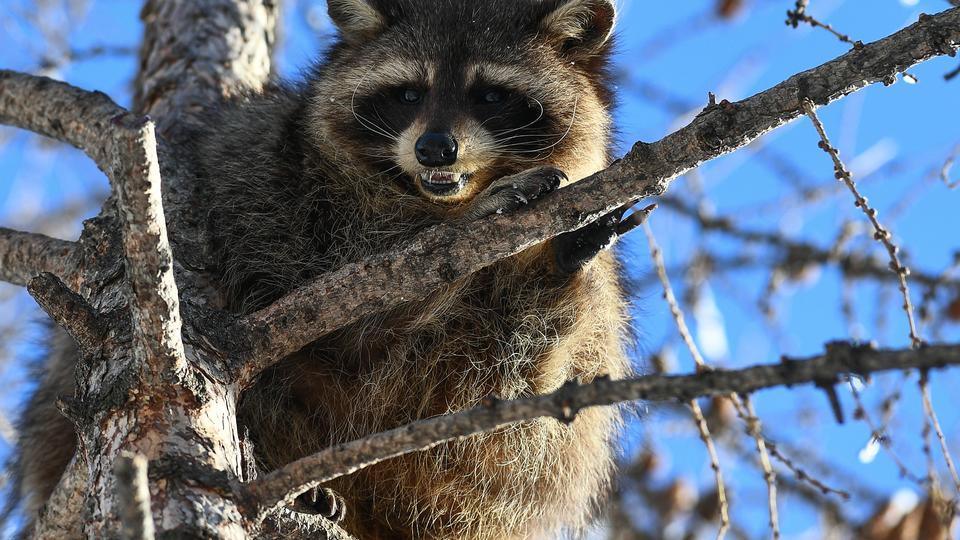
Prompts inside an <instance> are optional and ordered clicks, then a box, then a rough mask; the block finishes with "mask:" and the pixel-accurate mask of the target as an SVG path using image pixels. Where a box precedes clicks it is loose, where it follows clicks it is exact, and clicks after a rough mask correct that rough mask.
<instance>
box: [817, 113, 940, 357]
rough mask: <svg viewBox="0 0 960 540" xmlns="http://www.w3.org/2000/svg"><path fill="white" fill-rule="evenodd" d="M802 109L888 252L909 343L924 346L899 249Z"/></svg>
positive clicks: (821, 131) (907, 271) (819, 124)
mask: <svg viewBox="0 0 960 540" xmlns="http://www.w3.org/2000/svg"><path fill="white" fill-rule="evenodd" d="M803 109H804V111H805V112H806V114H807V116H808V117H809V118H810V121H811V122H813V125H814V127H815V128H816V129H817V133H818V134H819V135H820V148H821V149H823V151H824V152H826V153H827V154H829V155H830V159H832V160H833V167H834V172H835V173H836V177H837V179H839V180H842V181H843V183H844V184H846V186H847V189H849V190H850V193H851V194H853V197H854V199H855V200H856V206H857V208H859V209H860V210H862V211H863V213H864V214H865V215H866V216H867V219H869V220H870V223H871V224H872V225H873V229H874V231H875V232H874V239H876V240H877V241H878V242H880V243H881V244H883V247H884V248H886V250H887V254H888V255H889V256H890V269H891V270H892V271H893V272H894V273H895V274H896V275H897V280H898V281H899V282H900V293H901V294H902V295H903V310H904V311H905V312H906V314H907V322H908V324H909V326H910V341H911V343H912V345H913V347H915V348H916V347H919V346H921V345H922V344H923V340H922V339H920V334H919V332H918V331H917V323H916V320H915V318H914V315H913V303H912V302H911V300H910V288H909V286H908V285H907V276H908V275H910V269H909V268H907V267H906V266H904V265H903V263H901V262H900V256H899V252H900V248H898V247H897V246H896V245H895V244H894V243H893V240H892V237H893V235H891V234H890V231H889V230H887V229H886V228H884V226H883V225H882V224H881V223H880V220H879V219H878V218H877V210H876V209H875V208H872V207H871V206H870V204H869V203H868V202H867V199H866V197H864V196H863V195H861V194H860V191H859V190H858V189H857V185H856V183H854V181H853V175H851V174H850V171H849V170H847V167H846V165H844V164H843V161H841V160H840V153H839V151H838V150H837V149H836V148H834V147H833V146H831V145H830V139H829V138H828V137H827V133H826V131H825V130H824V127H823V123H822V122H821V121H820V118H819V117H817V113H816V110H815V106H814V104H813V102H812V101H810V100H804V101H803Z"/></svg>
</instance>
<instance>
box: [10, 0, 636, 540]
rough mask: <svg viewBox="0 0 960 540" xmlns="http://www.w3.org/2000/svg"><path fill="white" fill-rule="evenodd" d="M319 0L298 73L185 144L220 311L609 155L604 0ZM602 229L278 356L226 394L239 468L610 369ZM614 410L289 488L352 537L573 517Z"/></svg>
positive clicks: (609, 301)
mask: <svg viewBox="0 0 960 540" xmlns="http://www.w3.org/2000/svg"><path fill="white" fill-rule="evenodd" d="M328 11H329V15H330V18H331V20H332V21H333V22H334V23H335V24H336V26H337V28H338V30H339V39H338V40H337V42H336V43H335V44H333V45H332V46H331V48H330V50H329V51H328V52H327V54H326V55H325V57H324V59H323V60H321V61H320V62H318V63H317V65H316V66H314V67H313V68H312V69H311V70H310V71H309V73H308V74H307V76H306V77H305V81H304V82H302V83H298V84H286V83H276V84H273V85H271V86H268V87H267V88H266V89H265V90H263V91H262V92H259V93H256V94H252V95H247V96H244V97H242V98H240V99H237V100H234V101H233V102H232V103H229V104H225V105H224V106H223V107H222V108H220V110H218V111H216V112H215V113H213V114H211V116H210V118H209V119H208V121H207V123H206V127H205V128H204V129H203V130H202V132H201V133H199V134H198V135H197V136H196V138H195V140H194V141H193V142H192V146H193V151H194V155H195V158H196V162H197V169H198V178H199V181H200V182H202V184H203V189H205V190H207V193H208V200H209V204H210V230H211V234H212V236H213V237H214V238H215V239H216V245H217V248H216V249H217V252H218V261H219V262H220V264H221V267H220V268H219V272H220V276H221V280H222V285H223V290H224V291H225V296H226V298H227V303H228V305H229V308H230V309H232V310H235V311H236V312H238V313H250V312H252V311H255V310H257V309H260V308H262V307H264V306H266V305H268V304H269V303H270V302H272V301H274V300H276V299H277V298H279V297H280V296H282V295H283V294H285V293H287V292H289V291H291V290H293V289H295V288H297V287H299V286H301V285H303V284H305V283H306V282H308V281H309V280H311V279H312V278H314V277H316V276H317V275H320V274H322V273H324V272H327V271H330V270H332V269H334V268H337V267H338V266H340V265H342V264H344V263H348V262H352V261H357V260H360V259H362V258H364V257H366V256H369V255H371V254H374V253H377V252H381V251H383V250H385V249H386V248H388V247H390V246H392V245H395V244H396V243H397V242H400V241H402V240H404V239H407V238H409V237H411V236H412V235H414V234H416V233H417V232H418V231H421V230H423V229H425V228H426V227H428V226H430V225H432V224H436V223H440V222H445V221H454V222H458V223H463V224H469V223H471V222H473V221H475V220H478V219H480V218H483V217H485V216H488V215H490V214H493V213H504V212H511V211H514V210H516V209H518V208H520V207H522V206H524V205H526V204H528V203H530V202H531V201H533V200H535V199H537V198H539V197H542V196H544V195H546V194H547V193H549V192H551V191H553V190H556V189H559V188H562V187H563V186H564V185H566V184H569V183H571V182H575V181H577V180H579V179H581V178H584V177H586V176H587V175H589V174H591V173H593V172H595V171H597V170H600V169H602V168H604V167H605V166H606V165H607V164H608V163H609V161H610V159H611V133H612V130H613V128H612V120H611V114H610V110H611V107H612V100H613V94H612V92H611V82H610V74H609V72H608V64H609V58H610V54H611V49H612V32H613V26H614V20H615V16H616V10H615V7H614V5H613V3H612V2H611V1H610V0H483V1H479V0H444V1H441V2H437V1H433V0H328ZM616 226H617V218H616V216H613V217H608V218H606V219H602V220H600V221H599V222H598V223H596V224H594V225H591V226H589V227H587V228H585V229H583V230H581V231H576V232H573V233H569V234H566V235H563V236H561V237H559V238H557V239H554V240H552V241H549V242H545V243H543V244H541V245H538V246H535V247H532V248H530V249H528V250H526V251H524V252H522V253H520V254H518V255H516V256H514V257H511V258H509V259H507V260H504V261H501V262H499V263H497V264H494V265H492V266H490V267H488V268H486V269H484V270H482V271H480V272H477V273H476V274H473V275H471V276H468V277H464V278H462V279H459V280H457V281H455V282H454V283H452V284H450V285H447V286H445V287H444V288H442V289H440V290H438V291H436V292H433V293H431V294H430V295H429V296H428V297H427V298H425V299H424V300H420V301H416V302H410V303H407V304H404V305H401V306H399V307H396V308H393V309H390V310H388V311H386V312H384V313H379V314H376V315H373V316H368V317H365V318H363V319H362V320H359V321H357V322H355V323H353V324H351V325H349V326H348V327H345V328H342V329H340V330H337V331H335V332H333V333H331V334H329V335H327V336H325V337H324V338H322V339H320V340H318V341H317V342H315V343H312V344H311V345H309V346H307V347H306V348H304V349H303V350H302V351H300V352H298V353H296V354H294V355H292V356H290V357H288V358H285V359H284V360H282V361H281V362H280V363H279V364H277V365H276V366H274V367H273V368H271V369H269V370H268V371H267V372H266V373H264V374H263V375H262V376H261V377H260V379H259V380H258V381H257V382H256V383H255V384H254V386H253V387H252V388H250V389H249V390H248V391H247V392H246V393H245V394H244V396H243V397H242V399H241V403H240V404H239V408H238V421H239V423H240V424H242V426H243V427H245V428H246V429H249V431H250V436H251V438H252V441H253V444H254V448H255V454H256V457H257V459H258V461H259V463H258V465H259V466H260V467H261V468H262V469H263V470H272V469H275V468H277V467H280V466H282V465H285V464H286V463H288V462H290V461H293V460H295V459H298V458H300V457H303V456H305V455H308V454H311V453H314V452H317V451H319V450H321V449H323V448H326V447H329V446H330V445H333V444H335V443H340V442H345V441H350V440H354V439H358V438H361V437H364V436H366V435H369V434H372V433H377V432H381V431H385V430H388V429H391V428H394V427H397V426H400V425H403V424H406V423H409V422H413V421H416V420H419V419H423V418H427V417H433V416H437V415H442V414H446V413H451V412H455V411H460V410H464V409H467V408H470V407H474V406H476V405H478V404H479V403H481V401H482V400H483V399H484V398H486V397H488V396H491V395H493V396H498V397H499V398H502V399H513V398H521V397H525V396H534V395H540V394H545V393H548V392H552V391H554V390H556V389H558V388H559V387H560V386H562V385H563V384H564V383H566V382H568V381H571V380H575V379H576V380H581V381H590V380H592V379H594V378H596V377H599V376H610V377H614V378H620V377H623V376H625V375H627V374H628V372H629V367H628V364H629V363H628V360H627V355H626V353H625V347H626V337H627V329H628V318H627V310H626V307H625V301H624V293H623V291H622V290H621V286H620V283H619V279H618V273H619V268H618V265H617V263H616V260H615V258H614V256H613V255H612V254H611V253H610V252H609V251H605V250H603V249H602V248H604V247H606V246H607V245H608V244H609V243H610V241H611V240H612V239H613V238H614V237H615V230H616ZM618 422H619V416H618V412H617V411H615V410H612V409H599V408H595V409H589V410H585V411H583V412H582V413H581V414H579V415H578V416H577V418H576V419H575V420H574V421H573V422H571V423H570V424H564V423H561V422H559V421H557V420H554V419H539V420H532V421H528V422H523V423H519V424H516V425H514V426H511V427H509V428H505V429H502V430H499V431H496V432H493V433H487V434H482V435H477V436H473V437H470V438H467V439H465V440H462V441H457V442H451V443H447V444H444V445H441V446H439V447H437V448H434V449H432V450H429V451H425V452H419V453H415V454H411V455H407V456H403V457H399V458H396V459H392V460H389V461H387V462H384V463H381V464H378V465H375V466H372V467H369V468H367V469H364V470H362V471H359V472H358V473H356V474H353V475H350V476H348V477H344V478H340V479H338V480H336V481H333V482H331V483H330V485H329V486H326V487H325V489H330V490H332V492H335V493H337V494H339V495H338V496H335V497H334V496H331V493H332V492H330V491H323V492H322V493H321V494H322V495H323V496H321V497H319V498H318V497H317V495H318V494H317V493H313V494H311V497H309V499H310V501H312V502H314V503H316V504H314V505H313V506H315V507H316V508H317V510H318V511H321V512H323V513H325V514H327V515H329V516H330V517H333V518H335V519H341V520H342V521H341V525H342V526H343V527H344V528H345V529H346V530H347V531H349V532H351V533H353V534H354V535H356V536H357V537H358V538H362V539H397V538H438V539H439V538H450V539H506V538H539V537H551V536H553V535H555V534H558V532H559V531H561V530H567V531H571V532H573V533H576V532H578V531H582V530H583V528H584V527H585V526H586V525H587V524H588V523H589V521H590V519H591V516H592V514H593V511H594V509H595V508H596V505H597V504H598V502H599V500H600V498H601V497H602V494H603V493H604V491H605V488H606V487H607V486H608V483H609V475H610V470H611V463H612V454H613V441H612V439H613V437H614V435H615V431H616V428H617V425H618ZM25 455H29V453H25ZM27 468H29V464H28V466H27ZM61 470H62V469H61ZM24 477H26V475H25V476H24ZM30 477H31V478H35V477H37V475H36V474H34V475H33V476H30ZM40 484H42V483H39V482H38V483H36V485H32V486H25V487H26V488H28V491H32V493H34V494H35V495H37V498H39V499H40V500H42V497H43V496H44V495H45V494H48V493H49V492H50V489H52V485H40ZM48 484H49V482H48ZM344 503H345V504H344ZM344 506H345V507H346V509H347V511H346V512H345V515H344V512H343V508H344Z"/></svg>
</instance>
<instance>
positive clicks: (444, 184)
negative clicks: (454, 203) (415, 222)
mask: <svg viewBox="0 0 960 540" xmlns="http://www.w3.org/2000/svg"><path fill="white" fill-rule="evenodd" d="M417 181H418V182H419V183H420V187H422V188H423V190H424V191H426V192H427V193H429V194H431V195H436V196H438V197H449V196H451V195H456V194H457V193H459V192H460V190H462V189H463V188H464V186H466V185H467V182H469V181H470V175H469V174H467V173H455V172H449V171H427V172H422V173H420V174H418V175H417Z"/></svg>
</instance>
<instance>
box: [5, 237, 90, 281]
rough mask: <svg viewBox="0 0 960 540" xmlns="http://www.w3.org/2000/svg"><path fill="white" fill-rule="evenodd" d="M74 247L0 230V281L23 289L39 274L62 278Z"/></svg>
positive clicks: (63, 241)
mask: <svg viewBox="0 0 960 540" xmlns="http://www.w3.org/2000/svg"><path fill="white" fill-rule="evenodd" d="M76 248H77V245H76V244H75V243H73V242H68V241H66V240H59V239H57V238H50V237H49V236H44V235H42V234H35V233H28V232H20V231H14V230H12V229H5V228H3V227H0V281H6V282H8V283H13V284H14V285H26V284H27V283H30V280H31V279H33V278H34V277H36V276H37V275H39V274H41V273H43V272H50V273H53V274H57V275H61V276H62V275H64V274H65V273H66V272H67V267H68V266H69V262H68V261H69V260H70V256H71V255H72V254H73V252H74V250H75V249H76Z"/></svg>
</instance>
